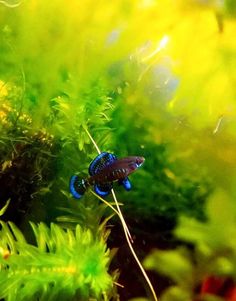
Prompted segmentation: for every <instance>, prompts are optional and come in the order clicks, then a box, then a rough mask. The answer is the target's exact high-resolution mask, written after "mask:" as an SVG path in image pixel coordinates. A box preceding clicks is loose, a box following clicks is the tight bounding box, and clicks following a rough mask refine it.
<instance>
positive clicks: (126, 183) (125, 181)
mask: <svg viewBox="0 0 236 301" xmlns="http://www.w3.org/2000/svg"><path fill="white" fill-rule="evenodd" d="M118 183H119V185H123V187H124V189H125V190H127V191H129V190H131V187H132V186H131V182H130V180H129V178H128V177H126V178H124V179H120V180H119V181H118Z"/></svg>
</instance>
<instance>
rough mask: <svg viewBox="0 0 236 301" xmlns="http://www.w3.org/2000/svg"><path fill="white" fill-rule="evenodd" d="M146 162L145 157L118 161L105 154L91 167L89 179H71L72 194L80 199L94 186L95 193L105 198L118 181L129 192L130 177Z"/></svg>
mask: <svg viewBox="0 0 236 301" xmlns="http://www.w3.org/2000/svg"><path fill="white" fill-rule="evenodd" d="M144 161H145V159H144V158H143V157H137V156H132V157H126V158H123V159H117V157H116V156H115V155H113V154H111V153H107V152H103V153H101V154H99V155H98V156H97V157H96V158H95V159H94V160H93V161H92V162H91V164H90V165H89V169H88V172H89V177H87V178H85V179H80V178H79V177H78V176H76V175H74V176H72V177H71V179H70V192H71V194H72V195H73V197H74V198H76V199H80V198H81V197H82V196H83V195H84V193H85V192H86V190H87V189H88V188H89V187H91V186H93V187H94V191H95V192H96V193H97V194H98V195H100V196H101V197H104V196H106V195H108V194H109V193H110V191H111V189H112V184H113V182H115V181H118V183H119V184H120V185H123V187H124V188H125V189H126V190H127V191H129V190H130V189H131V183H130V181H129V179H128V176H129V175H130V174H131V173H133V172H134V171H135V170H136V169H137V168H139V167H140V166H141V165H142V164H143V162H144Z"/></svg>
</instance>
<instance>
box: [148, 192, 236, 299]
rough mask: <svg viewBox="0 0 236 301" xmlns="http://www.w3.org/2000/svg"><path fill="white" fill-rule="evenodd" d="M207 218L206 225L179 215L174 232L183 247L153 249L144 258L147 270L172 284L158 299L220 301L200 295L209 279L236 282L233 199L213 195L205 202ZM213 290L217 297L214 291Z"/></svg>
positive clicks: (221, 193) (225, 195) (212, 296)
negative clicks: (163, 276) (202, 287)
mask: <svg viewBox="0 0 236 301" xmlns="http://www.w3.org/2000/svg"><path fill="white" fill-rule="evenodd" d="M206 215H207V221H205V222H201V221H198V220H196V219H193V218H189V217H186V216H185V217H184V216H182V217H181V218H180V220H179V225H178V227H177V228H176V229H175V231H174V233H175V235H176V237H177V238H178V239H179V241H182V245H180V246H178V247H177V248H175V249H173V250H155V251H153V252H152V253H151V254H150V255H149V256H148V257H147V258H146V259H145V261H144V266H145V267H146V268H148V269H152V270H154V271H156V272H158V273H159V274H162V275H165V276H166V277H168V278H170V279H171V280H172V282H173V284H172V285H171V286H170V287H168V288H167V289H166V290H165V291H164V293H163V294H162V296H161V300H163V301H180V300H181V301H184V300H186V301H190V300H191V301H193V300H199V301H200V300H222V299H221V298H220V295H219V296H217V295H216V296H214V295H213V293H212V295H210V294H211V293H210V292H209V293H207V291H206V292H205V293H204V292H200V286H201V285H202V284H203V283H204V281H205V280H206V279H209V277H212V276H215V277H218V279H231V281H234V283H235V280H236V278H235V275H236V243H235V239H234V237H236V227H235V221H236V206H235V203H234V200H233V199H231V197H229V196H228V195H227V194H226V193H225V192H223V191H219V192H216V193H215V194H213V195H212V196H211V197H210V199H209V200H208V202H207V208H206ZM183 242H184V243H185V244H183ZM215 291H216V294H217V289H216V288H215ZM222 293H223V292H222ZM221 296H222V295H221ZM227 300H228V299H227ZM229 300H234V299H229Z"/></svg>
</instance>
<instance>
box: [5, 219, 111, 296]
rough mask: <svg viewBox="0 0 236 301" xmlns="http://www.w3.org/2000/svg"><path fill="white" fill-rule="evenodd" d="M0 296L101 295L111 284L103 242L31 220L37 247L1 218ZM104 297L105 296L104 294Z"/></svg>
mask: <svg viewBox="0 0 236 301" xmlns="http://www.w3.org/2000/svg"><path fill="white" fill-rule="evenodd" d="M1 226H2V229H1V232H0V238H1V245H0V250H1V254H2V256H1V257H0V262H1V270H0V297H1V298H5V300H8V301H9V300H11V301H13V300H17V301H18V300H24V301H25V300H31V301H33V300H89V298H94V300H103V298H106V296H108V292H109V291H110V290H111V288H112V278H111V276H110V275H109V274H108V272H107V265H108V262H109V252H108V250H106V245H105V243H104V241H103V240H102V239H101V238H100V239H97V238H96V237H94V236H93V235H92V233H91V231H89V230H83V229H82V228H81V227H80V226H79V225H77V227H76V229H75V231H72V230H64V229H62V228H61V227H59V226H58V225H55V224H53V223H52V224H51V225H50V228H49V227H47V226H46V225H45V224H44V223H40V224H38V225H36V224H34V223H31V226H32V229H33V232H34V235H35V239H36V246H34V245H31V244H28V243H27V242H26V241H25V239H24V236H23V234H22V233H21V232H20V230H19V229H18V228H17V227H16V226H15V225H14V224H13V223H10V222H9V223H4V222H1ZM107 298H108V297H107Z"/></svg>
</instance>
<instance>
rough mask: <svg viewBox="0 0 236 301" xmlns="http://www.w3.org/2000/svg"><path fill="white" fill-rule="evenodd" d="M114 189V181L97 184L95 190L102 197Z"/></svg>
mask: <svg viewBox="0 0 236 301" xmlns="http://www.w3.org/2000/svg"><path fill="white" fill-rule="evenodd" d="M111 189H112V183H106V184H95V185H94V191H95V192H96V193H97V194H98V195H100V196H101V197H104V196H107V195H108V194H109V193H110V191H111Z"/></svg>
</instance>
